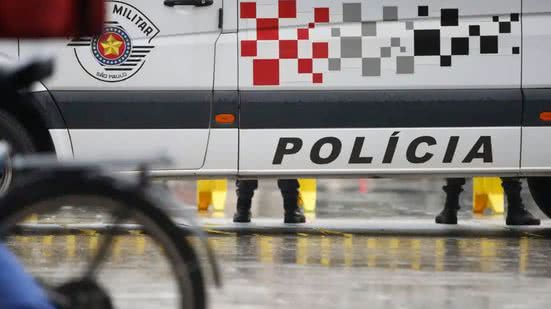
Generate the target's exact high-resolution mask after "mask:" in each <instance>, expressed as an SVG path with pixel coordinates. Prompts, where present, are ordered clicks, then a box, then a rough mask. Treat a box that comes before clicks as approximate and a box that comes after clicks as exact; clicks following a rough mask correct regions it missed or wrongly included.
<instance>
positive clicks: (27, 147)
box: [0, 110, 36, 193]
mask: <svg viewBox="0 0 551 309" xmlns="http://www.w3.org/2000/svg"><path fill="white" fill-rule="evenodd" d="M0 141H3V142H6V143H7V144H8V145H9V146H10V155H15V154H30V153H33V152H35V151H36V148H35V146H34V143H33V140H32V138H31V136H30V134H29V133H28V132H27V130H26V129H25V127H23V125H21V123H19V121H17V119H15V118H14V117H13V116H11V115H10V114H8V113H6V112H4V111H2V110H0ZM5 163H6V164H4V168H3V169H2V170H0V193H2V192H5V191H7V190H8V189H9V188H10V186H11V185H12V183H13V182H15V181H19V179H20V178H21V177H20V176H23V175H14V174H13V171H12V168H11V164H10V161H9V160H7V162H5Z"/></svg>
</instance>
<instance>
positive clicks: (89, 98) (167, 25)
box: [21, 0, 221, 169]
mask: <svg viewBox="0 0 551 309" xmlns="http://www.w3.org/2000/svg"><path fill="white" fill-rule="evenodd" d="M192 2H193V1H192V0H189V1H172V0H166V1H163V0H123V1H118V0H108V1H106V10H107V18H106V24H105V29H104V33H103V34H101V35H99V36H97V37H81V38H74V39H72V40H70V41H68V42H67V41H65V42H55V43H52V42H50V43H46V42H42V41H30V40H24V41H22V42H21V54H22V58H24V57H28V56H30V55H33V54H36V53H37V52H40V51H44V50H46V49H48V50H54V51H55V53H56V54H57V59H56V60H57V62H56V71H55V74H54V76H53V77H52V78H50V79H48V80H47V81H45V86H46V87H47V88H48V90H50V91H51V94H52V96H53V97H54V99H55V101H56V102H57V104H58V105H59V108H60V110H61V113H62V114H63V117H64V118H65V121H66V123H67V125H68V127H69V133H70V136H71V140H72V143H73V149H74V154H75V157H76V158H92V159H97V158H102V157H108V158H114V157H115V158H116V157H121V158H131V157H144V156H149V155H158V154H163V153H164V154H168V155H170V156H172V157H173V158H174V159H175V160H176V164H175V165H174V167H175V168H177V169H198V168H200V167H201V166H202V165H203V162H204V158H205V152H206V148H207V143H208V137H209V126H210V125H209V123H210V109H211V98H212V89H213V72H214V50H215V42H216V40H217V38H218V36H219V34H220V29H219V28H218V15H219V9H220V8H221V1H214V3H213V4H212V5H206V6H194V5H192ZM195 2H196V3H200V2H199V1H195ZM203 4H208V2H205V1H203Z"/></svg>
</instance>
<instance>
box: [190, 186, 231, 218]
mask: <svg viewBox="0 0 551 309" xmlns="http://www.w3.org/2000/svg"><path fill="white" fill-rule="evenodd" d="M227 192H228V181H227V180H226V179H214V180H198V181H197V210H199V211H207V210H208V209H209V206H210V205H212V206H213V207H214V211H216V212H218V211H224V206H225V205H226V196H227Z"/></svg>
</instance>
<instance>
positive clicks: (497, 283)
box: [8, 179, 551, 309]
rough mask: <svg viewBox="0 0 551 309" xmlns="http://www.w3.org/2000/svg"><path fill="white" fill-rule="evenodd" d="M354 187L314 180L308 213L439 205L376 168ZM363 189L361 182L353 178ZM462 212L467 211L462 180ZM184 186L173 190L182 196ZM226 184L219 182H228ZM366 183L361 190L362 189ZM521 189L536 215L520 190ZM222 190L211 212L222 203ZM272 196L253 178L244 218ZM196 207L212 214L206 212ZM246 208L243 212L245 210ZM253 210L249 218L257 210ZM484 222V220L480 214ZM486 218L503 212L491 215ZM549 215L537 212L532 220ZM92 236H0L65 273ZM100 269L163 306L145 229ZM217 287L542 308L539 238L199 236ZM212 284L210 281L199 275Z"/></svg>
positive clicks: (414, 215)
mask: <svg viewBox="0 0 551 309" xmlns="http://www.w3.org/2000/svg"><path fill="white" fill-rule="evenodd" d="M368 185H369V189H368V190H363V191H361V192H360V190H359V189H358V182H357V180H339V181H330V180H324V181H320V182H319V188H320V192H319V195H318V198H319V201H318V206H317V210H316V214H315V216H314V218H311V220H318V219H328V218H337V217H338V218H341V220H342V221H341V220H339V221H338V222H343V223H342V224H346V220H347V218H350V219H352V218H354V219H358V218H360V219H362V218H363V219H370V220H375V221H376V220H377V219H379V218H386V219H385V220H389V219H390V220H395V221H396V223H395V224H396V225H397V226H400V222H403V221H401V220H409V221H415V220H424V221H427V220H432V219H433V216H434V214H436V213H437V212H438V211H439V210H440V207H441V203H442V201H443V194H442V193H441V189H440V187H441V185H442V181H440V180H426V179H418V180H377V181H370V182H369V183H368ZM364 189H365V188H364ZM466 189H467V192H466V193H465V194H464V195H463V205H464V207H463V208H464V210H463V211H462V213H461V218H462V220H467V221H468V222H470V221H472V215H471V212H470V211H468V210H469V208H470V207H471V204H470V197H471V195H470V191H469V186H466ZM194 190H195V187H194V184H193V183H185V184H183V185H182V186H181V187H178V191H177V192H178V195H179V196H180V198H181V199H182V201H183V202H184V203H185V204H187V205H188V206H189V205H193V204H194V199H195V191H194ZM230 190H231V186H230ZM366 192H367V193H366ZM525 201H526V203H527V204H528V205H529V208H530V210H531V211H533V212H534V213H535V214H536V215H537V216H538V217H540V218H544V215H543V214H542V213H541V212H539V211H538V210H536V209H535V208H534V206H533V202H532V201H531V199H530V197H529V196H528V195H527V190H525ZM233 203H235V197H234V196H233V194H232V193H231V192H230V193H229V194H228V202H227V204H226V209H225V211H224V214H222V216H224V217H226V218H229V217H230V216H231V214H232V213H233V210H234V208H233ZM281 212H282V210H281V196H280V194H279V192H278V190H277V187H276V186H275V182H273V181H261V183H260V189H259V191H258V192H257V194H256V195H255V200H254V208H253V214H254V216H255V218H265V219H266V218H268V219H269V218H272V219H273V218H280V216H281ZM207 216H220V214H214V213H212V212H210V213H209V214H208V215H207ZM38 219H39V221H40V222H44V221H46V222H58V221H63V222H76V223H78V222H97V221H99V222H101V221H102V218H101V217H95V214H89V213H86V212H84V213H75V212H72V213H71V215H70V216H67V217H63V216H58V217H52V216H49V217H39V218H38ZM253 220H254V218H253ZM258 221H259V222H262V221H261V220H258ZM483 222H484V221H483ZM488 222H489V224H503V223H502V222H503V221H502V218H501V217H498V218H495V219H491V220H489V221H488ZM544 223H545V224H546V225H549V221H546V222H544ZM99 238H100V236H98V235H97V234H94V233H89V234H86V233H84V234H82V233H80V234H79V235H40V236H36V235H35V236H14V237H12V238H10V239H9V242H8V245H9V246H10V247H11V248H12V249H13V250H14V251H15V252H16V253H17V254H18V256H20V257H21V259H22V260H23V262H24V264H25V265H26V266H27V267H28V269H29V270H31V271H32V272H33V273H36V274H39V275H41V276H46V277H53V278H57V279H59V278H60V277H67V276H68V275H69V273H71V274H75V271H76V270H77V269H78V268H79V267H81V266H82V262H83V260H84V258H85V257H90V256H92V255H93V253H94V252H95V250H97V246H98V241H100V239H99ZM115 239H116V241H115V243H114V247H113V250H112V254H111V256H110V258H109V261H108V263H107V265H106V269H104V271H103V272H102V279H103V282H104V283H105V284H107V285H108V286H109V287H110V288H111V287H112V288H113V289H114V293H115V295H116V296H117V297H118V298H120V299H121V300H120V302H121V303H123V304H128V307H129V308H172V307H170V306H169V304H168V302H169V301H170V299H171V297H173V296H174V295H173V292H171V291H173V287H172V286H171V273H170V271H168V270H167V268H166V263H165V262H163V256H162V254H160V253H159V250H156V248H155V247H154V246H153V244H152V243H151V241H150V240H149V239H148V238H146V237H145V236H143V235H141V234H139V233H137V232H133V233H131V234H128V235H121V236H117V237H116V238H115ZM209 242H210V243H211V245H212V246H213V247H214V249H215V251H216V253H217V256H218V260H219V262H220V266H221V269H222V272H223V279H224V283H225V284H224V287H223V289H221V290H217V289H215V288H213V287H209V291H210V300H211V307H212V308H282V307H289V308H301V307H303V308H332V309H333V308H385V309H387V308H419V309H425V308H550V305H551V297H549V296H548V294H549V287H551V245H550V244H549V239H546V238H545V237H536V235H531V234H526V236H525V237H516V238H482V237H481V238H476V237H469V238H462V237H450V236H442V235H439V236H438V237H431V236H430V235H428V236H426V237H398V236H396V237H394V236H387V237H374V236H370V235H353V234H345V233H339V234H337V233H334V234H332V233H328V234H327V235H322V236H320V235H310V234H303V233H298V234H291V235H261V234H257V235H242V236H239V235H237V234H234V233H225V234H221V235H220V236H211V237H210V238H209ZM211 286H212V285H211Z"/></svg>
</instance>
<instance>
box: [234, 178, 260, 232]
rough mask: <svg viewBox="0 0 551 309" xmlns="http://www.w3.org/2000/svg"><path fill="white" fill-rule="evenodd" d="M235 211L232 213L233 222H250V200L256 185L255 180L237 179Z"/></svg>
mask: <svg viewBox="0 0 551 309" xmlns="http://www.w3.org/2000/svg"><path fill="white" fill-rule="evenodd" d="M235 185H236V186H237V190H236V191H235V193H237V207H236V208H237V211H236V212H235V215H233V222H238V223H249V222H251V201H252V199H253V195H254V190H256V188H257V187H258V181H256V180H237V181H236V182H235Z"/></svg>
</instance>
